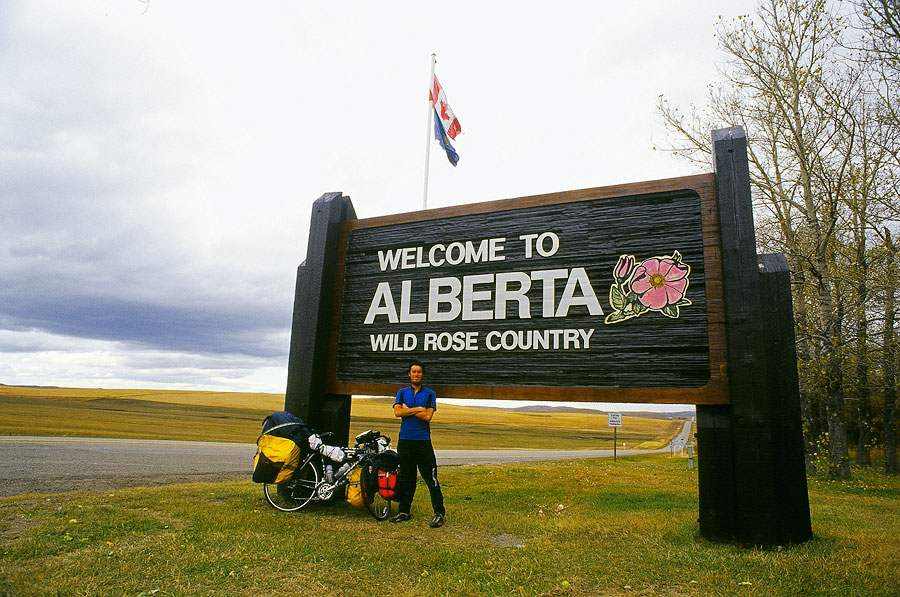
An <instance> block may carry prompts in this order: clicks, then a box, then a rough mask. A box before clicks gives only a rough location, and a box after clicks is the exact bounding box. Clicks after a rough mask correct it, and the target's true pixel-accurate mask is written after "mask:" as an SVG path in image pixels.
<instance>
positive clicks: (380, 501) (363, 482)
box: [359, 462, 391, 520]
mask: <svg viewBox="0 0 900 597" xmlns="http://www.w3.org/2000/svg"><path fill="white" fill-rule="evenodd" d="M374 478H375V465H374V464H373V463H371V462H369V463H367V464H366V465H365V467H363V470H362V474H361V475H360V477H359V486H360V489H361V491H362V498H363V503H364V504H365V505H366V510H368V511H369V514H371V515H372V516H374V517H375V520H387V518H388V517H389V516H390V515H391V500H386V499H384V498H383V497H382V496H381V494H380V493H378V487H377V486H374V487H373V486H372V479H374Z"/></svg>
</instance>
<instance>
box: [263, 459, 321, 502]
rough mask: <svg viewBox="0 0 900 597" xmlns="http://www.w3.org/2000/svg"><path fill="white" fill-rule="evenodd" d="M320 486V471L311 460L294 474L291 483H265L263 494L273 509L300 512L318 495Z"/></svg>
mask: <svg viewBox="0 0 900 597" xmlns="http://www.w3.org/2000/svg"><path fill="white" fill-rule="evenodd" d="M318 484H319V471H318V469H316V467H315V465H314V464H313V461H312V460H310V461H309V462H307V463H306V464H304V465H303V466H302V467H300V469H299V470H298V471H297V472H296V473H294V476H293V477H292V478H291V480H290V481H285V482H284V483H279V484H278V485H275V484H271V483H263V493H265V494H266V499H267V500H268V501H269V503H270V504H272V507H273V508H276V509H278V510H281V511H282V512H293V511H294V510H299V509H300V508H302V507H303V506H305V505H306V504H308V503H309V502H310V500H312V499H313V497H314V496H315V495H316V486H317V485H318Z"/></svg>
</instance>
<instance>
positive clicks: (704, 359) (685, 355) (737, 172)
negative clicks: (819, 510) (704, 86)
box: [285, 129, 812, 545]
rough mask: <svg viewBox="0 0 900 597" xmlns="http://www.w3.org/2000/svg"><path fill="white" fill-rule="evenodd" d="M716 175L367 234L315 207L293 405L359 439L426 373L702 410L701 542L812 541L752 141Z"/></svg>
mask: <svg viewBox="0 0 900 597" xmlns="http://www.w3.org/2000/svg"><path fill="white" fill-rule="evenodd" d="M713 155H714V162H715V173H714V174H706V175H698V176H690V177H684V178H675V179H667V180H660V181H653V182H647V183H637V184H629V185H620V186H613V187H602V188H595V189H585V190H581V191H570V192H565V193H555V194H551V195H540V196H534V197H523V198H519V199H508V200H503V201H492V202H488V203H479V204H473V205H465V206H460V207H452V208H443V209H435V210H429V211H423V212H416V213H411V214H402V215H398V216H387V217H380V218H369V219H365V220H358V219H356V215H355V212H354V210H353V206H352V203H351V202H350V199H349V198H348V197H345V196H343V195H341V194H340V193H331V194H326V195H323V196H322V197H321V198H320V199H318V200H317V201H316V202H315V204H314V206H313V218H312V223H311V226H310V235H309V246H308V249H307V257H306V261H305V262H304V263H303V264H302V265H301V266H300V268H299V269H298V273H297V289H296V298H295V303H294V321H293V328H292V336H291V354H290V360H289V364H288V383H287V391H286V395H285V408H286V409H287V410H289V411H291V412H294V413H295V414H297V415H298V416H301V417H303V418H304V419H305V420H307V421H309V422H310V424H311V425H313V426H314V427H317V428H319V429H320V430H323V431H331V432H333V433H334V434H335V436H334V438H333V440H332V441H334V442H335V443H340V442H346V441H347V439H348V436H349V427H350V396H351V395H352V394H369V395H387V396H393V395H394V393H395V392H396V390H397V388H398V387H400V386H401V385H403V383H404V382H405V371H406V367H407V364H408V363H409V361H411V360H413V359H421V360H423V361H424V362H425V363H426V364H427V366H428V370H429V380H430V381H429V387H432V388H433V389H434V390H435V391H436V392H437V393H438V395H439V396H441V397H457V398H483V399H533V400H564V401H597V402H635V403H669V404H695V405H697V427H698V433H697V440H698V451H699V456H700V458H701V464H700V466H699V469H698V470H699V484H700V533H701V535H702V536H703V537H705V538H708V539H712V540H721V541H736V542H739V543H742V544H746V545H784V544H789V543H796V542H800V541H804V540H806V539H809V538H810V537H811V536H812V532H811V527H810V523H809V503H808V497H807V491H806V477H805V470H804V466H803V445H802V438H801V436H800V408H799V396H798V385H797V371H796V356H795V353H794V344H793V341H794V339H793V315H792V311H791V294H790V279H789V274H788V272H787V268H786V264H785V261H784V259H783V257H779V256H763V257H762V259H761V261H760V260H759V259H758V258H757V255H756V244H755V236H754V230H753V213H752V205H751V201H750V183H749V170H748V166H747V152H746V138H745V136H744V133H743V131H742V130H741V129H724V130H719V131H714V132H713Z"/></svg>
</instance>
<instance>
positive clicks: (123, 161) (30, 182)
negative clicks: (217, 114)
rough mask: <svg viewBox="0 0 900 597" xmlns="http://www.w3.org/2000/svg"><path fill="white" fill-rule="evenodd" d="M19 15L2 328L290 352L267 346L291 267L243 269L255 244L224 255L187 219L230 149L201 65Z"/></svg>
mask: <svg viewBox="0 0 900 597" xmlns="http://www.w3.org/2000/svg"><path fill="white" fill-rule="evenodd" d="M12 12H13V13H14V15H15V18H11V19H9V20H7V21H5V22H6V25H4V31H3V33H4V35H2V36H0V39H3V40H4V41H3V42H2V43H0V106H2V110H0V206H2V207H0V209H2V212H0V213H2V221H3V227H4V234H3V235H0V281H2V284H0V326H2V327H4V328H6V329H10V330H19V331H21V330H40V331H44V332H48V333H51V334H60V335H64V336H71V337H77V338H84V339H97V340H105V341H116V342H122V343H127V344H132V345H138V346H146V347H152V348H156V349H161V350H173V351H179V352H198V353H217V354H232V353H241V354H247V355H251V356H257V357H272V356H282V355H284V354H285V353H286V351H287V343H284V344H283V345H281V346H274V345H272V344H271V343H270V340H271V337H272V335H274V334H277V333H279V332H283V331H284V329H285V328H286V326H287V327H289V325H290V308H291V296H290V291H291V285H292V284H291V282H292V280H291V278H290V273H288V272H289V270H288V272H284V271H281V272H278V274H277V275H278V277H277V278H276V277H275V276H276V274H275V273H273V271H272V270H267V268H266V267H265V266H264V265H263V266H262V267H258V268H256V270H255V271H254V272H252V273H248V272H247V271H246V270H243V269H240V268H233V267H230V266H229V255H228V250H232V251H234V252H236V253H243V255H244V259H240V258H238V259H236V260H237V261H238V262H242V261H245V260H246V249H247V247H246V246H239V245H240V243H237V245H238V246H235V244H234V243H233V244H232V246H230V247H229V246H225V247H223V246H221V245H217V244H215V243H212V246H211V245H210V243H208V242H206V241H207V239H206V238H205V237H204V236H203V235H202V234H200V235H195V233H194V230H195V227H194V226H193V225H192V223H191V221H192V218H191V217H188V218H186V219H185V218H182V217H181V214H182V213H186V214H188V215H189V216H193V215H194V213H195V211H196V210H197V209H202V208H192V207H191V203H192V201H194V200H196V199H201V198H202V197H198V196H197V195H195V196H192V195H191V190H192V189H193V190H197V184H196V183H195V181H196V180H203V179H204V178H205V177H206V175H207V172H208V170H209V169H210V168H211V166H210V163H212V162H214V161H215V159H216V158H217V157H218V153H217V152H218V151H219V150H217V149H216V147H217V143H218V142H219V141H220V139H219V138H218V130H217V129H216V127H215V126H213V125H212V124H211V123H209V122H208V121H207V119H206V117H205V116H204V114H203V111H202V106H203V105H204V99H205V98H204V95H205V90H204V89H203V87H202V86H200V85H197V84H195V83H194V82H192V80H191V79H190V78H189V76H188V74H189V73H188V71H189V69H188V67H187V66H182V67H180V66H179V65H182V63H183V61H182V60H181V59H180V58H179V57H178V56H173V55H171V54H169V55H166V52H165V51H163V55H162V56H161V55H160V54H159V51H160V49H161V48H164V46H161V45H160V44H159V43H158V40H154V39H151V38H150V37H148V35H149V34H144V35H143V36H142V35H140V34H137V35H134V34H135V31H138V30H128V31H116V30H114V28H113V27H112V24H111V23H103V22H102V19H101V18H100V17H99V16H98V15H97V14H93V13H88V14H85V13H78V12H74V11H68V12H65V11H64V12H60V10H58V9H56V8H54V9H51V10H42V9H41V8H40V6H33V5H28V4H14V5H13V7H12ZM73 21H74V22H73ZM132 35H134V37H131V36H132ZM198 194H199V191H198ZM173 196H177V197H173ZM173 208H174V209H173ZM241 265H245V264H244V263H241ZM285 273H288V275H287V276H284V274H285Z"/></svg>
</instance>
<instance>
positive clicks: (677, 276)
mask: <svg viewBox="0 0 900 597" xmlns="http://www.w3.org/2000/svg"><path fill="white" fill-rule="evenodd" d="M673 266H674V267H672V268H671V269H670V270H669V272H668V273H667V274H666V281H668V282H674V281H675V280H681V279H683V278H684V277H685V276H687V275H688V272H689V271H690V270H689V269H688V268H687V267H685V266H684V265H676V264H673Z"/></svg>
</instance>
